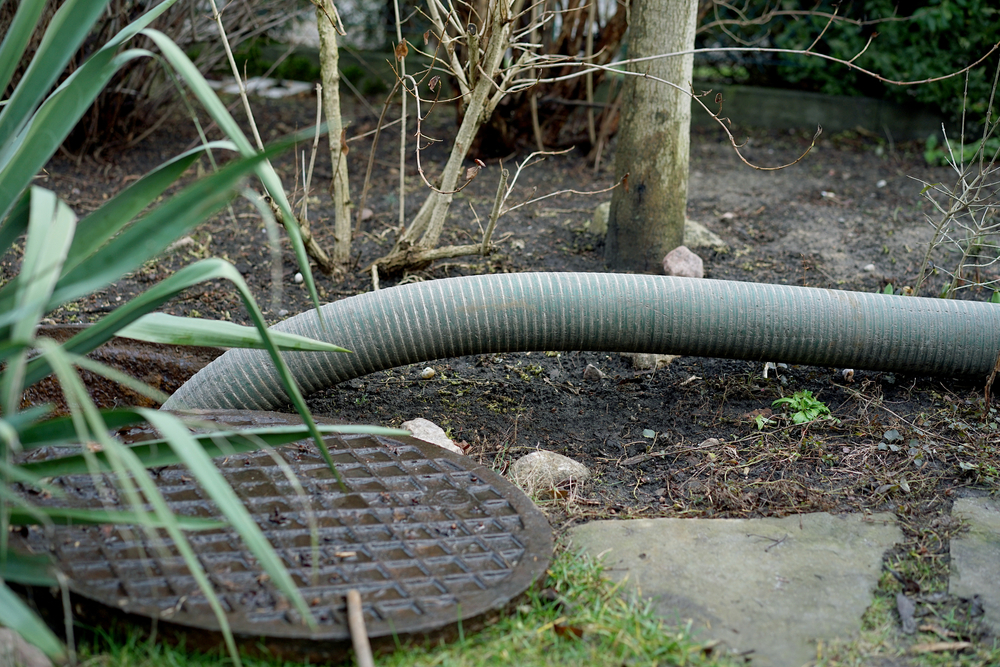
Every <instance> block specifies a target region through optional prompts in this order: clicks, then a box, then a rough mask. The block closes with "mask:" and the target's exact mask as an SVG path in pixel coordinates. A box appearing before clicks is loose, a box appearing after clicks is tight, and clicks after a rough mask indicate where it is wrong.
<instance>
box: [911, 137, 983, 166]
mask: <svg viewBox="0 0 1000 667" xmlns="http://www.w3.org/2000/svg"><path fill="white" fill-rule="evenodd" d="M949 146H950V147H951V150H948V147H949ZM980 148H982V149H983V154H984V155H985V156H986V158H987V160H988V159H989V158H990V157H991V156H994V155H996V154H997V151H1000V137H990V138H988V139H987V140H986V145H985V146H983V140H982V139H979V140H978V141H970V142H968V143H966V144H965V145H960V144H959V142H957V141H949V142H948V145H944V144H943V143H941V142H940V141H939V140H938V138H937V135H931V136H929V137H927V143H926V147H925V149H924V160H925V161H926V162H927V164H929V165H931V166H937V167H946V166H948V164H949V160H951V159H952V157H954V158H955V159H956V160H959V161H960V162H970V161H972V160H975V159H976V157H977V156H978V155H979V150H980ZM960 149H961V150H960Z"/></svg>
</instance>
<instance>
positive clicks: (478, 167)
mask: <svg viewBox="0 0 1000 667" xmlns="http://www.w3.org/2000/svg"><path fill="white" fill-rule="evenodd" d="M485 166H486V163H485V162H483V161H482V160H476V164H475V165H473V166H471V167H469V168H468V169H466V170H465V180H467V181H471V180H472V179H474V178H475V177H476V176H478V175H479V172H480V171H482V169H483V167H485Z"/></svg>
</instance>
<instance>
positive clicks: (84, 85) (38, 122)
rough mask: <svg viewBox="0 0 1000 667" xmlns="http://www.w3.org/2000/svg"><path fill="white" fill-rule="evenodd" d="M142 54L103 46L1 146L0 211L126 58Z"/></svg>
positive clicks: (26, 181) (40, 164)
mask: <svg viewBox="0 0 1000 667" xmlns="http://www.w3.org/2000/svg"><path fill="white" fill-rule="evenodd" d="M145 55H151V54H150V53H149V52H148V51H143V50H141V49H132V50H130V51H126V52H124V53H122V54H119V55H115V52H114V51H108V50H106V49H102V50H101V51H98V52H97V53H96V54H94V56H93V57H91V58H90V60H88V61H87V62H86V63H85V64H84V65H83V66H82V67H81V68H80V69H78V70H77V71H76V72H74V73H73V75H71V76H70V77H69V78H68V79H67V80H66V81H65V82H64V83H63V85H62V86H60V87H59V89H58V90H56V91H55V92H54V93H52V95H51V96H49V98H48V99H46V100H45V103H44V104H42V106H41V108H40V109H39V110H38V112H37V113H36V114H35V115H34V116H32V118H31V119H30V120H29V121H28V122H26V123H25V125H24V127H23V128H21V134H19V135H18V136H17V137H16V139H15V141H14V142H12V143H11V144H10V145H8V146H5V147H4V150H5V153H6V154H5V156H4V158H3V159H0V206H2V208H0V215H2V214H4V213H6V212H7V209H8V207H9V205H10V204H9V202H13V201H14V199H15V198H16V197H17V196H18V195H19V194H20V193H21V192H22V191H23V190H24V188H26V187H27V186H28V184H29V183H31V179H32V178H34V176H35V174H37V173H38V171H39V170H40V169H41V168H42V167H44V166H45V163H46V162H48V161H49V159H50V158H51V157H52V155H53V154H54V153H55V152H56V150H57V149H58V148H59V146H60V144H62V142H63V140H65V138H66V136H67V135H68V134H69V133H70V131H71V130H72V129H73V127H74V126H75V125H76V123H77V121H78V120H79V119H80V118H81V117H82V116H83V114H84V113H85V112H86V111H87V109H89V108H90V105H91V104H92V103H93V101H94V99H95V98H96V97H97V95H98V93H100V92H101V90H103V89H104V87H105V86H106V85H107V84H108V82H109V81H110V80H111V77H112V76H114V74H115V73H116V72H117V71H118V70H119V69H120V68H121V67H123V66H124V65H125V64H127V63H128V62H130V61H132V60H134V59H135V58H138V57H140V56H145Z"/></svg>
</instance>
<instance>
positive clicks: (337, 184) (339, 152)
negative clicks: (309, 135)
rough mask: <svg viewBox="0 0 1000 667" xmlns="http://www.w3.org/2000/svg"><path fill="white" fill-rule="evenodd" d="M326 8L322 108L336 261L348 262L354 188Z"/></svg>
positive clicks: (319, 19)
mask: <svg viewBox="0 0 1000 667" xmlns="http://www.w3.org/2000/svg"><path fill="white" fill-rule="evenodd" d="M323 4H324V5H325V10H326V11H324V9H323V8H320V7H317V8H316V23H317V24H318V26H319V53H320V76H321V78H322V79H323V110H324V112H325V114H326V122H327V127H328V129H329V135H328V136H329V139H330V158H331V165H332V168H333V187H332V195H333V210H334V226H333V238H334V246H333V261H334V262H335V263H336V264H338V265H341V266H343V265H345V264H347V261H348V260H349V259H350V258H351V208H350V205H351V191H350V182H349V181H348V178H347V151H346V148H347V144H346V143H343V142H342V140H341V134H342V132H343V125H342V123H341V119H340V68H339V64H338V62H339V52H338V50H337V30H336V28H335V27H334V26H333V24H332V23H331V22H330V19H329V17H330V16H333V8H332V6H331V3H330V0H323Z"/></svg>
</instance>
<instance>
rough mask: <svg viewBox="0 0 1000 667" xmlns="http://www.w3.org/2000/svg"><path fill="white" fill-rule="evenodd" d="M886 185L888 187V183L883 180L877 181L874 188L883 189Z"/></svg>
mask: <svg viewBox="0 0 1000 667" xmlns="http://www.w3.org/2000/svg"><path fill="white" fill-rule="evenodd" d="M887 185H889V183H888V181H886V180H885V179H884V178H883V179H881V180H879V181H878V182H877V183H876V184H875V187H876V188H884V187H885V186H887Z"/></svg>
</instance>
